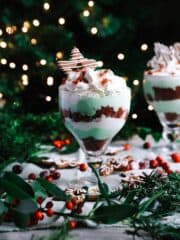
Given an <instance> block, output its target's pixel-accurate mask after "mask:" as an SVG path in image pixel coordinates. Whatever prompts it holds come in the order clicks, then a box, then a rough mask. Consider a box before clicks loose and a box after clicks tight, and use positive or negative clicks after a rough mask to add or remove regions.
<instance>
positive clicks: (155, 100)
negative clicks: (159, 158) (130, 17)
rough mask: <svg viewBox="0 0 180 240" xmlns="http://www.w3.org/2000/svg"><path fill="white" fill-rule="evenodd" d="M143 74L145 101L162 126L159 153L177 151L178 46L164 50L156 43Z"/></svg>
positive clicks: (179, 102) (179, 133) (179, 134)
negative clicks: (160, 149) (160, 151)
mask: <svg viewBox="0 0 180 240" xmlns="http://www.w3.org/2000/svg"><path fill="white" fill-rule="evenodd" d="M148 66H149V67H151V69H150V70H148V71H146V72H145V74H144V84H143V86H144V93H145V97H146V100H147V102H148V103H149V104H151V105H152V106H153V107H154V110H155V111H156V113H157V115H158V117H159V120H160V122H161V124H162V126H163V137H164V140H165V141H164V142H165V144H164V146H163V148H162V150H168V151H169V150H173V149H178V148H179V147H180V146H179V144H178V141H179V137H180V43H175V44H174V45H173V46H170V47H167V46H165V45H163V44H160V43H155V56H154V57H153V58H152V59H151V60H150V61H149V62H148Z"/></svg>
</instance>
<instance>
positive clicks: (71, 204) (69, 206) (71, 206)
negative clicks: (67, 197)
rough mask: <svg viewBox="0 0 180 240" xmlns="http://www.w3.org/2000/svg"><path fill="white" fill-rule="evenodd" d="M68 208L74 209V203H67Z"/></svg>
mask: <svg viewBox="0 0 180 240" xmlns="http://www.w3.org/2000/svg"><path fill="white" fill-rule="evenodd" d="M66 208H67V209H69V210H72V209H73V208H74V203H73V202H71V201H69V202H67V203H66Z"/></svg>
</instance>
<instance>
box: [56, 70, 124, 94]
mask: <svg viewBox="0 0 180 240" xmlns="http://www.w3.org/2000/svg"><path fill="white" fill-rule="evenodd" d="M60 88H61V89H64V90H67V91H72V92H78V93H79V94H80V95H94V96H97V95H99V94H100V95H107V94H110V93H114V92H123V91H124V90H125V89H126V88H127V85H126V80H125V79H124V78H122V77H119V76H117V75H115V74H114V73H113V72H112V71H111V70H109V69H101V70H94V69H91V68H85V69H83V70H82V71H77V72H75V71H72V72H70V73H69V74H68V77H67V79H66V81H65V84H63V85H61V86H60Z"/></svg>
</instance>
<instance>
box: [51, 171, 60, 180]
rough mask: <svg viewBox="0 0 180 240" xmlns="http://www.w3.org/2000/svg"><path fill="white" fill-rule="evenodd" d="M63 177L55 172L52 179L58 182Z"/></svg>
mask: <svg viewBox="0 0 180 240" xmlns="http://www.w3.org/2000/svg"><path fill="white" fill-rule="evenodd" d="M60 177H61V174H60V173H59V172H53V173H52V178H53V179H54V180H57V179H59V178H60Z"/></svg>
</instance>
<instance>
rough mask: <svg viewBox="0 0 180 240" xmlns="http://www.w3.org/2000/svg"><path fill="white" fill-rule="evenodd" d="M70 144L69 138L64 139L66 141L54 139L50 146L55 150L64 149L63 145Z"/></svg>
mask: <svg viewBox="0 0 180 240" xmlns="http://www.w3.org/2000/svg"><path fill="white" fill-rule="evenodd" d="M70 143H71V141H70V139H69V138H66V139H64V140H61V139H55V140H53V142H52V145H53V146H54V147H55V148H62V147H64V146H65V145H69V144H70Z"/></svg>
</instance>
